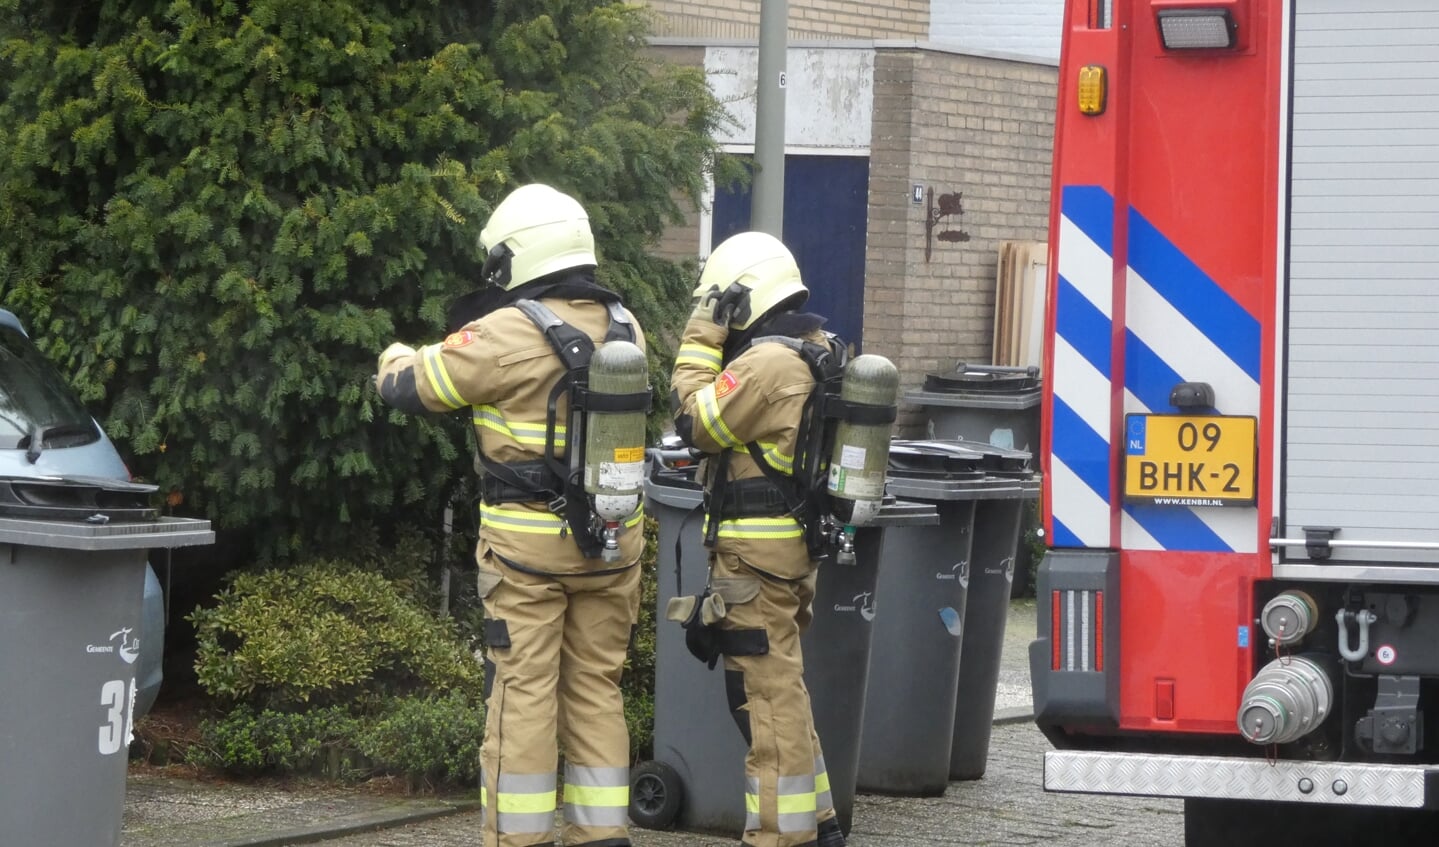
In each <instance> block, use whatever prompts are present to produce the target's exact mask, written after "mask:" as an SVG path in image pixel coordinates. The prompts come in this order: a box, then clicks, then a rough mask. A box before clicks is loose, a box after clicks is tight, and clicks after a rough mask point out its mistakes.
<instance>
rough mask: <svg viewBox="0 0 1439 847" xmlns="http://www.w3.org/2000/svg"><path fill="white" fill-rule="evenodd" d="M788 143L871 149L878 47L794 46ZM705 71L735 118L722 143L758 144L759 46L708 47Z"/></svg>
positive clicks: (723, 133)
mask: <svg viewBox="0 0 1439 847" xmlns="http://www.w3.org/2000/svg"><path fill="white" fill-rule="evenodd" d="M786 59H787V61H786V65H787V66H788V67H787V69H786V71H787V73H786V80H785V145H786V146H788V147H807V148H826V147H829V148H835V149H836V150H837V151H838V150H851V151H858V152H866V153H867V152H868V150H869V139H870V124H871V120H872V117H873V114H874V51H873V50H871V49H867V48H853V49H852V48H820V47H816V48H803V47H792V48H790V50H789V53H788V56H787V57H786ZM705 73H706V74H707V76H708V77H709V81H710V86H711V87H712V88H713V89H714V91H715V94H716V95H718V96H719V98H720V99H721V100H722V101H724V102H725V103H726V104H727V106H728V108H729V111H730V114H732V115H733V116H734V117H735V120H736V122H737V123H736V124H735V125H734V126H730V127H726V128H723V129H721V131H720V132H719V133H718V137H719V140H720V141H721V142H722V143H724V144H749V145H752V144H754V123H755V91H756V77H757V76H758V75H759V50H758V49H756V48H753V47H710V48H709V49H707V50H706V51H705Z"/></svg>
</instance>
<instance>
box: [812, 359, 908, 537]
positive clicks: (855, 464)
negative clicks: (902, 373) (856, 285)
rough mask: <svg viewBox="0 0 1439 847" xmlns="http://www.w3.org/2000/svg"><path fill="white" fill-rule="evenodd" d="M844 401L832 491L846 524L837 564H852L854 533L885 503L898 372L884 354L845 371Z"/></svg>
mask: <svg viewBox="0 0 1439 847" xmlns="http://www.w3.org/2000/svg"><path fill="white" fill-rule="evenodd" d="M840 399H841V400H842V401H843V412H842V413H841V415H840V419H839V426H838V428H837V430H836V432H835V439H834V452H833V453H832V454H831V456H830V462H829V483H828V490H829V496H830V502H831V505H832V509H833V511H834V517H835V518H836V519H837V520H838V521H840V523H842V524H843V529H842V534H841V536H840V538H839V550H838V552H837V553H836V555H835V561H836V562H838V563H840V564H853V563H854V561H855V556H854V529H855V527H859V526H867V525H868V524H870V523H871V522H872V521H873V520H874V518H875V516H876V515H878V514H879V510H880V506H881V505H882V503H883V501H884V478H885V473H886V472H887V470H888V469H889V441H890V428H891V425H892V424H893V423H894V417H895V404H896V403H897V402H898V400H899V370H898V369H897V368H895V366H894V364H893V363H892V362H890V360H888V359H886V358H884V357H883V356H875V355H872V354H865V355H863V356H857V357H855V358H854V359H853V360H851V361H850V363H849V364H848V365H847V366H846V367H845V369H844V384H843V386H842V387H841V389H840Z"/></svg>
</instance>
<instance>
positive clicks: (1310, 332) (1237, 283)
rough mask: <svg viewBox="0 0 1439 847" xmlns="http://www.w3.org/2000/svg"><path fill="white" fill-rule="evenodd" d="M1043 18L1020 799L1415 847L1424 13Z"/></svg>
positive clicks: (1432, 770) (1288, 3)
mask: <svg viewBox="0 0 1439 847" xmlns="http://www.w3.org/2000/svg"><path fill="white" fill-rule="evenodd" d="M1066 5H1067V10H1066V13H1065V23H1064V27H1065V29H1064V46H1063V52H1062V59H1061V64H1060V76H1059V86H1060V89H1059V108H1058V117H1057V124H1056V135H1055V157H1054V184H1053V210H1052V215H1051V221H1050V239H1051V243H1050V246H1051V251H1052V259H1051V262H1050V268H1051V271H1050V273H1051V277H1050V280H1049V292H1050V299H1049V311H1048V321H1049V325H1048V334H1047V344H1046V360H1045V367H1046V379H1045V397H1044V414H1043V421H1044V426H1043V443H1042V461H1043V468H1044V474H1045V484H1046V488H1045V490H1046V496H1045V504H1044V520H1045V527H1046V530H1047V532H1048V540H1049V544H1050V545H1051V549H1050V550H1049V552H1048V554H1047V556H1046V557H1045V561H1044V563H1043V565H1042V567H1041V569H1040V575H1039V581H1038V589H1039V607H1040V615H1039V618H1040V620H1039V637H1038V640H1036V641H1035V642H1034V644H1033V645H1032V647H1031V652H1030V665H1031V671H1032V678H1033V686H1034V699H1035V717H1036V722H1037V723H1038V724H1039V726H1040V727H1041V728H1042V729H1043V730H1044V732H1045V733H1046V735H1047V736H1048V738H1049V739H1050V741H1051V743H1052V744H1053V746H1054V748H1055V749H1054V750H1053V751H1050V752H1049V753H1047V754H1046V759H1045V774H1044V783H1045V788H1046V789H1048V790H1051V791H1064V792H1087V793H1104V794H1130V795H1147V796H1159V797H1175V798H1184V807H1185V817H1186V825H1185V829H1186V843H1188V844H1190V845H1199V844H1209V843H1213V844H1224V845H1226V847H1237V845H1241V844H1245V843H1254V844H1262V843H1279V842H1277V841H1275V839H1277V838H1291V837H1294V838H1302V837H1305V833H1306V832H1312V840H1310V842H1309V843H1333V844H1351V843H1352V844H1365V843H1381V841H1383V842H1387V843H1406V842H1405V841H1404V839H1405V838H1408V839H1409V841H1408V842H1407V843H1439V817H1435V813H1431V812H1429V811H1428V810H1429V809H1431V808H1439V783H1435V782H1434V779H1435V777H1436V776H1439V713H1436V711H1439V329H1436V326H1439V0H1363V1H1362V2H1355V0H1067V4H1066ZM1431 729H1432V730H1434V732H1433V733H1431V732H1430V730H1431ZM1431 786H1433V787H1434V788H1435V790H1430V789H1431ZM1426 829H1428V830H1429V832H1430V834H1428V835H1425V834H1423V833H1424V832H1425V830H1426ZM1415 833H1419V834H1417V835H1416V834H1415ZM1291 843H1299V842H1291Z"/></svg>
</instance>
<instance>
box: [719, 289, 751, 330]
mask: <svg viewBox="0 0 1439 847" xmlns="http://www.w3.org/2000/svg"><path fill="white" fill-rule="evenodd" d="M713 314H714V322H715V323H717V324H719V325H720V326H734V325H735V324H743V323H745V322H746V321H748V320H749V289H748V288H745V287H744V286H743V285H740V284H739V283H737V282H732V283H730V287H729V288H726V289H725V290H724V292H723V293H722V294H720V295H719V296H718V297H717V298H715V301H714V313H713Z"/></svg>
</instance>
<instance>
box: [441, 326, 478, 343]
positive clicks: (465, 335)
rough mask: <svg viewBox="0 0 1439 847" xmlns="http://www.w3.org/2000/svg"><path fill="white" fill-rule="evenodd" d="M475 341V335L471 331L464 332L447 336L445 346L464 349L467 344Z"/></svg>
mask: <svg viewBox="0 0 1439 847" xmlns="http://www.w3.org/2000/svg"><path fill="white" fill-rule="evenodd" d="M474 340H475V334H474V333H473V332H470V331H469V330H464V331H462V332H452V333H450V334H449V335H447V336H445V346H446V347H464V346H465V345H466V344H469V343H470V342H471V341H474Z"/></svg>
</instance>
